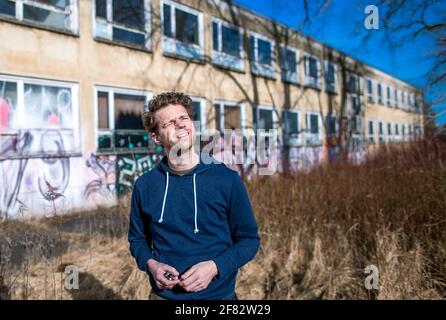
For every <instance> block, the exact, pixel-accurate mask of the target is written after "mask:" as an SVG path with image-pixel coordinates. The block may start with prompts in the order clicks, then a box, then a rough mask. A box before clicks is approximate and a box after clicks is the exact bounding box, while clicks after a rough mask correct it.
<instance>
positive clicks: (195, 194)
mask: <svg viewBox="0 0 446 320" xmlns="http://www.w3.org/2000/svg"><path fill="white" fill-rule="evenodd" d="M196 175H197V174H196V173H194V209H195V212H194V218H195V229H194V233H198V231H200V230H198V226H197V187H196V184H195V176H196Z"/></svg>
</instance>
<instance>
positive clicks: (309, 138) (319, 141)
mask: <svg viewBox="0 0 446 320" xmlns="http://www.w3.org/2000/svg"><path fill="white" fill-rule="evenodd" d="M311 115H316V116H317V118H318V133H311V121H310V117H311ZM322 127H323V125H322V119H321V115H320V113H319V112H318V111H311V110H309V111H305V143H306V145H320V144H322ZM313 139H314V140H316V141H313Z"/></svg>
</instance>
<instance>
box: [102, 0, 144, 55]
mask: <svg viewBox="0 0 446 320" xmlns="http://www.w3.org/2000/svg"><path fill="white" fill-rule="evenodd" d="M149 10H150V6H149V1H148V0H95V24H94V25H95V36H96V37H97V38H102V39H107V40H110V41H114V42H121V43H125V44H131V45H137V46H141V47H147V48H150V41H151V40H150V11H149Z"/></svg>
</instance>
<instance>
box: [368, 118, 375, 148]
mask: <svg viewBox="0 0 446 320" xmlns="http://www.w3.org/2000/svg"><path fill="white" fill-rule="evenodd" d="M368 127H369V134H368V136H369V142H371V143H375V132H374V130H375V128H374V122H373V121H372V120H369V123H368Z"/></svg>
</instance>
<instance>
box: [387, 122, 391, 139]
mask: <svg viewBox="0 0 446 320" xmlns="http://www.w3.org/2000/svg"><path fill="white" fill-rule="evenodd" d="M387 135H389V136H391V135H392V124H391V123H390V122H389V123H388V124H387Z"/></svg>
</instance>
